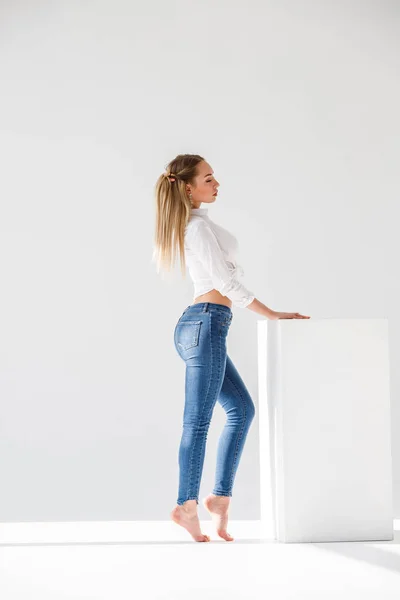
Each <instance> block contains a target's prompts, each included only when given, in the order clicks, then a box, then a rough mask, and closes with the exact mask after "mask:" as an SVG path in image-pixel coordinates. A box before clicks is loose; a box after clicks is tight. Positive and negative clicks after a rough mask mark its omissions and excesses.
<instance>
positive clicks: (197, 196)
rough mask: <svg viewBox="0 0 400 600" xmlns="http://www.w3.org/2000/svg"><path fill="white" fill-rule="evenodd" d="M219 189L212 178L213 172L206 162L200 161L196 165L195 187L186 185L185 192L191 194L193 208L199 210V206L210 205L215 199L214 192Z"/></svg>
mask: <svg viewBox="0 0 400 600" xmlns="http://www.w3.org/2000/svg"><path fill="white" fill-rule="evenodd" d="M218 188H219V183H218V181H217V180H216V179H215V177H214V171H213V170H212V168H211V166H210V165H209V164H208V162H205V161H201V162H200V163H199V164H198V165H197V177H196V178H195V186H192V185H189V184H188V185H187V186H186V190H187V192H188V193H189V192H191V193H192V204H193V208H200V204H201V203H202V202H205V203H206V204H212V203H213V202H215V200H216V199H217V196H216V192H217V190H218Z"/></svg>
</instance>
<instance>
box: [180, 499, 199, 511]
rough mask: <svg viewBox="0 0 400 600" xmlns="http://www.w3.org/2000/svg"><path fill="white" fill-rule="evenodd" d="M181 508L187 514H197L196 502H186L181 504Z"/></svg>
mask: <svg viewBox="0 0 400 600" xmlns="http://www.w3.org/2000/svg"><path fill="white" fill-rule="evenodd" d="M181 508H183V510H184V511H185V512H187V513H189V514H196V513H197V501H196V500H186V501H185V502H184V503H183V504H181Z"/></svg>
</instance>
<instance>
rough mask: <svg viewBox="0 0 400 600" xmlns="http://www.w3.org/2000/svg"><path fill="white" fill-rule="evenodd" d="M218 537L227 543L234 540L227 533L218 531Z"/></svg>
mask: <svg viewBox="0 0 400 600" xmlns="http://www.w3.org/2000/svg"><path fill="white" fill-rule="evenodd" d="M218 535H219V537H222V538H223V539H224V540H226V541H227V542H233V540H234V538H233V537H232V536H231V535H230V534H229V533H228V532H227V531H218Z"/></svg>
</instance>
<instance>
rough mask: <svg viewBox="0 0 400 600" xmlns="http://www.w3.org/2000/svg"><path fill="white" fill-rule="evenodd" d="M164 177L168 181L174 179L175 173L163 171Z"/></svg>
mask: <svg viewBox="0 0 400 600" xmlns="http://www.w3.org/2000/svg"><path fill="white" fill-rule="evenodd" d="M165 177H168V179H169V180H170V181H175V178H176V175H175V174H174V173H165Z"/></svg>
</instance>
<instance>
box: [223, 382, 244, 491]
mask: <svg viewBox="0 0 400 600" xmlns="http://www.w3.org/2000/svg"><path fill="white" fill-rule="evenodd" d="M226 378H227V380H228V381H229V382H230V383H231V384H232V385H233V387H234V388H235V389H236V391H237V392H238V394H239V397H240V399H241V401H242V404H243V406H244V417H243V424H242V427H241V429H240V431H239V435H238V439H237V441H236V449H235V456H234V458H233V462H232V472H231V477H230V481H229V494H231V492H232V482H233V477H234V473H235V466H236V459H237V455H238V452H239V443H240V440H241V439H242V437H243V431H244V428H245V425H246V419H247V411H246V402H245V401H244V398H243V396H242V393H241V391H240V389H239V388H238V387H237V386H236V385H235V383H234V382H233V381H232V380H231V379H230V378H229V377H228V376H227V375H226Z"/></svg>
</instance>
